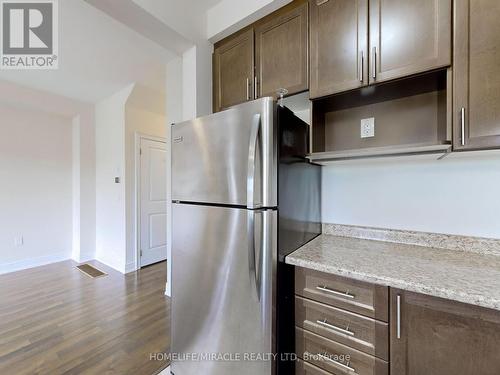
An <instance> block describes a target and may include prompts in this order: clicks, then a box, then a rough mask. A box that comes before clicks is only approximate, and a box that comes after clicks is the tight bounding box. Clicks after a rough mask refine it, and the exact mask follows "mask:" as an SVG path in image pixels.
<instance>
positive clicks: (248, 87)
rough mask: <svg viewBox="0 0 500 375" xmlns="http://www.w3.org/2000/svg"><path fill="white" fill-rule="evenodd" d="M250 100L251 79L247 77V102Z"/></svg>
mask: <svg viewBox="0 0 500 375" xmlns="http://www.w3.org/2000/svg"><path fill="white" fill-rule="evenodd" d="M248 100H250V78H248V77H247V101H248Z"/></svg>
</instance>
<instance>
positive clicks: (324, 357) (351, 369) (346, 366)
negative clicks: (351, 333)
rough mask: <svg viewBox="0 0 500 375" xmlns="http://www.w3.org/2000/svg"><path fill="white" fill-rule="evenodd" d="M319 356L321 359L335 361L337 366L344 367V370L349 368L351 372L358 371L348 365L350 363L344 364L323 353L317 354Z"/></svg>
mask: <svg viewBox="0 0 500 375" xmlns="http://www.w3.org/2000/svg"><path fill="white" fill-rule="evenodd" d="M317 356H318V357H319V358H321V359H326V360H327V361H329V362H331V363H333V364H334V365H336V366H339V367H340V368H342V369H344V370H347V371H350V372H353V373H356V370H355V369H353V368H352V367H351V366H348V365H344V364H343V363H342V362H339V361H336V360H334V359H332V358H330V357H328V356H326V355H323V354H318V355H317Z"/></svg>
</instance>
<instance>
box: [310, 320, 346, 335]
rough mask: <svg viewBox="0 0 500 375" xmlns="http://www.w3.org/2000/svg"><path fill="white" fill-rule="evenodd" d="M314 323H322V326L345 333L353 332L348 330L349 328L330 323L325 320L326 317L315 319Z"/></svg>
mask: <svg viewBox="0 0 500 375" xmlns="http://www.w3.org/2000/svg"><path fill="white" fill-rule="evenodd" d="M316 323H318V324H319V325H322V326H323V327H326V328H329V329H333V330H335V331H339V332H341V333H345V334H346V335H349V336H354V332H352V331H349V329H344V328H340V327H337V326H336V325H333V324H330V323H328V322H327V321H326V319H323V320H316Z"/></svg>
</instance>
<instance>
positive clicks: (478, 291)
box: [286, 234, 500, 310]
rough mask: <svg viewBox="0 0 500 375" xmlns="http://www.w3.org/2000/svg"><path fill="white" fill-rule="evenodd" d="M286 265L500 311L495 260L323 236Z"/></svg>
mask: <svg viewBox="0 0 500 375" xmlns="http://www.w3.org/2000/svg"><path fill="white" fill-rule="evenodd" d="M286 263H288V264H292V265H295V266H300V267H305V268H310V269H314V270H318V271H323V272H328V273H332V274H335V275H339V276H346V277H349V278H352V279H356V280H361V281H367V282H371V283H374V284H380V285H386V286H390V287H393V288H399V289H403V290H407V291H411V292H417V293H423V294H427V295H431V296H435V297H442V298H446V299H450V300H454V301H459V302H465V303H469V304H473V305H478V306H483V307H488V308H492V309H496V310H500V256H497V255H492V254H480V253H475V252H467V251H458V250H447V249H439V248H433V247H425V246H417V245H409V244H402V243H391V242H383V241H374V240H367V239H359V238H351V237H339V236H334V235H328V234H323V235H320V236H319V237H317V238H316V239H314V240H312V241H311V242H309V243H308V244H306V245H304V246H302V247H301V248H300V249H298V250H297V251H295V252H293V253H292V254H290V255H289V256H287V257H286Z"/></svg>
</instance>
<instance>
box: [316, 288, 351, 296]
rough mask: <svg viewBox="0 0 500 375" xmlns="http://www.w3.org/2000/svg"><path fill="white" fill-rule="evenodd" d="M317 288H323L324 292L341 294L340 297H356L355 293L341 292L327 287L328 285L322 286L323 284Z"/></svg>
mask: <svg viewBox="0 0 500 375" xmlns="http://www.w3.org/2000/svg"><path fill="white" fill-rule="evenodd" d="M316 289H317V290H321V291H322V292H327V293H330V294H334V295H336V296H339V297H344V298H349V299H354V294H350V293H349V292H339V291H337V290H333V289H330V288H327V287H326V286H321V285H319V286H317V287H316Z"/></svg>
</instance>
